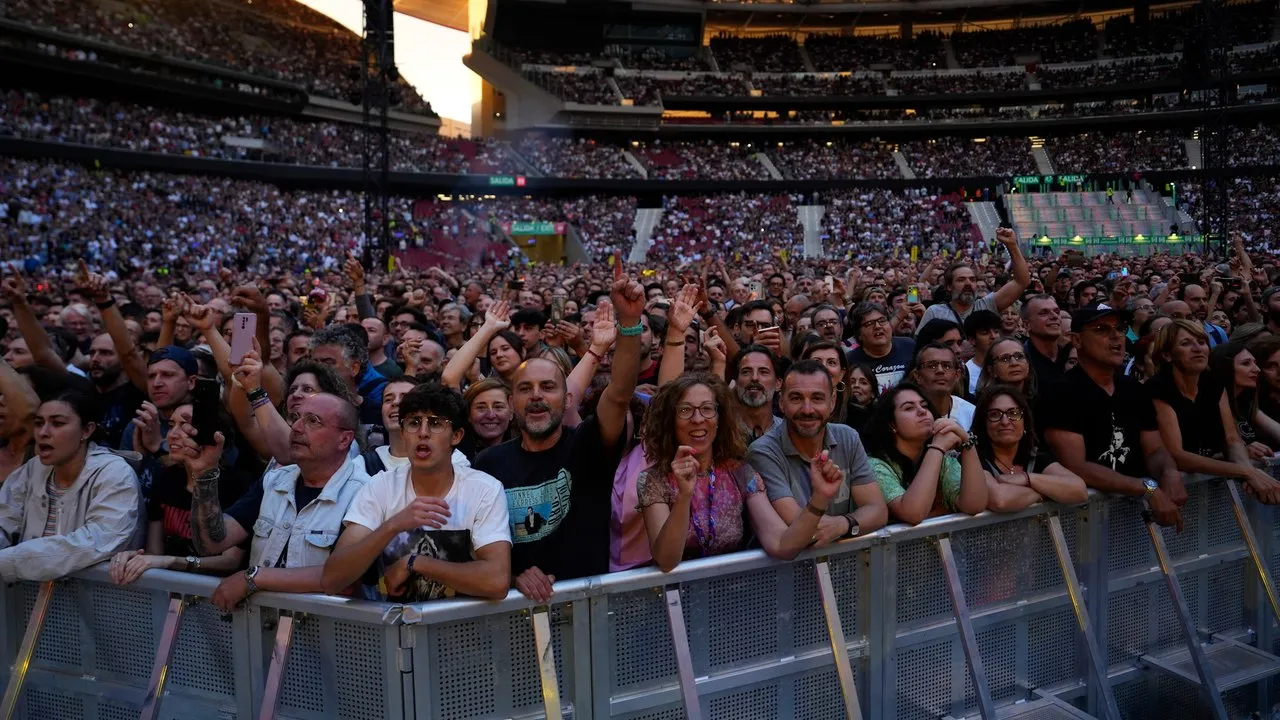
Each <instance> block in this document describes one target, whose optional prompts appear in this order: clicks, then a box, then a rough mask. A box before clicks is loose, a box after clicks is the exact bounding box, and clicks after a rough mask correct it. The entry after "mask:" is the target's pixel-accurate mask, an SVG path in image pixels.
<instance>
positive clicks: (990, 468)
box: [973, 373, 1089, 512]
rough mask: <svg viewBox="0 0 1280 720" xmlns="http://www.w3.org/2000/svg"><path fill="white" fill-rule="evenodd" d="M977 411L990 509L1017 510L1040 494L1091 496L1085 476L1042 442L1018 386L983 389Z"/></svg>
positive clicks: (1066, 498) (1072, 500) (1059, 498)
mask: <svg viewBox="0 0 1280 720" xmlns="http://www.w3.org/2000/svg"><path fill="white" fill-rule="evenodd" d="M984 374H985V373H984ZM975 416H976V417H975V418H974V424H973V433H974V435H976V436H977V438H978V457H979V459H981V461H982V469H983V472H984V475H985V478H986V481H987V509H988V510H994V511H995V512H1014V511H1017V510H1022V509H1023V508H1026V507H1030V506H1031V505H1034V504H1035V503H1038V502H1040V501H1041V500H1052V501H1054V502H1060V503H1063V504H1066V505H1079V504H1080V503H1083V502H1085V501H1087V500H1088V499H1089V492H1088V489H1087V488H1086V487H1085V484H1084V480H1082V479H1080V477H1079V476H1077V475H1076V474H1075V473H1073V472H1071V471H1070V470H1068V469H1066V468H1064V467H1063V466H1062V465H1061V464H1060V463H1059V462H1058V461H1057V460H1056V459H1054V457H1053V456H1052V455H1051V454H1049V452H1048V451H1047V450H1046V449H1044V448H1042V447H1041V446H1040V445H1039V444H1038V443H1037V441H1036V434H1035V432H1033V431H1032V428H1034V427H1035V423H1034V421H1033V419H1032V417H1031V405H1030V404H1028V402H1027V399H1026V398H1025V397H1024V396H1023V395H1022V393H1021V392H1019V391H1018V390H1017V389H1015V388H1012V387H1009V386H1008V385H990V386H989V387H988V388H987V389H986V390H984V391H982V392H981V393H980V394H979V395H978V405H977V408H976V411H975Z"/></svg>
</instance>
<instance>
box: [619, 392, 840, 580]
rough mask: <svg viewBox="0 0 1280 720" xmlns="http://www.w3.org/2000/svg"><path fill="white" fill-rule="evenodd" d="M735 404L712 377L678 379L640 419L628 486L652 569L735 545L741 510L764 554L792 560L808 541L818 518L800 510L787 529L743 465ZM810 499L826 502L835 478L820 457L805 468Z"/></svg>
mask: <svg viewBox="0 0 1280 720" xmlns="http://www.w3.org/2000/svg"><path fill="white" fill-rule="evenodd" d="M737 408H738V406H737V403H736V402H735V401H734V397H733V393H732V392H731V391H730V390H729V388H728V386H727V385H725V383H724V381H723V380H721V379H720V378H718V377H716V376H714V375H710V374H707V373H695V374H689V375H682V376H680V377H679V378H677V379H675V380H673V381H672V382H669V383H667V384H666V385H663V386H662V388H661V389H660V390H658V393H657V394H656V395H654V396H653V400H652V401H651V402H650V403H649V409H648V412H647V413H646V414H645V419H644V433H643V434H644V438H645V459H646V460H647V461H648V462H649V463H651V465H650V467H649V468H647V469H646V470H644V471H643V472H641V473H640V477H639V478H638V479H637V481H636V495H637V498H638V508H637V509H638V510H639V511H640V513H641V514H642V515H643V516H644V525H645V531H646V533H647V534H648V536H649V547H650V550H651V551H652V553H653V560H654V564H656V565H657V566H658V567H659V568H661V569H662V570H663V571H670V570H672V569H674V568H675V567H676V566H677V565H679V564H680V561H681V560H683V559H685V558H699V557H707V556H710V555H721V554H724V553H729V552H733V551H735V550H739V549H741V548H742V547H743V544H744V540H745V539H746V537H747V533H746V528H745V526H744V523H743V516H744V512H743V510H744V507H745V509H746V511H747V513H749V514H750V516H751V522H752V525H753V526H754V528H755V530H756V534H757V536H758V537H759V539H760V542H761V545H762V546H763V547H764V550H765V552H768V553H769V554H770V555H773V556H775V557H781V558H791V557H795V555H796V554H797V553H799V552H800V551H801V550H803V549H804V548H805V547H807V546H808V545H809V544H810V543H811V542H812V540H813V537H814V534H815V533H816V531H817V528H818V516H816V515H814V514H813V513H801V514H800V516H799V517H797V518H796V520H795V522H793V523H792V524H791V525H790V526H787V524H786V523H784V522H783V521H782V519H781V518H780V517H778V514H777V512H776V511H775V510H774V509H773V506H772V505H771V504H769V498H768V497H767V496H766V495H765V492H764V483H763V481H762V480H761V479H760V476H759V475H758V474H757V473H756V472H755V471H754V470H752V469H751V466H750V465H748V464H747V463H746V455H747V445H746V440H745V439H744V438H743V436H742V433H740V432H738V425H739V423H738V419H737V417H736V414H737V412H738V409H737ZM810 476H811V477H810V481H811V483H812V485H813V493H814V496H815V501H816V502H818V503H819V504H823V503H826V502H829V501H830V499H831V497H834V495H835V493H836V490H837V489H838V488H839V486H840V484H841V482H843V473H841V471H840V469H839V468H838V467H836V466H835V464H834V463H832V462H830V461H829V460H828V459H827V458H826V457H825V454H824V457H820V458H815V459H814V461H813V463H812V464H811V472H810Z"/></svg>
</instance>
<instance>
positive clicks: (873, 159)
mask: <svg viewBox="0 0 1280 720" xmlns="http://www.w3.org/2000/svg"><path fill="white" fill-rule="evenodd" d="M767 154H768V155H769V157H770V158H771V159H772V160H773V164H774V166H776V167H777V168H778V171H779V172H781V173H782V176H783V177H785V178H787V179H788V180H832V179H835V178H855V177H857V178H896V177H901V176H902V173H901V172H900V171H899V170H898V164H897V163H896V162H895V161H894V159H893V148H892V147H891V146H889V145H886V144H884V143H881V142H876V141H866V142H851V141H845V140H840V141H819V140H800V141H796V142H790V143H779V144H778V146H777V147H776V148H770V149H769V151H768V153H767Z"/></svg>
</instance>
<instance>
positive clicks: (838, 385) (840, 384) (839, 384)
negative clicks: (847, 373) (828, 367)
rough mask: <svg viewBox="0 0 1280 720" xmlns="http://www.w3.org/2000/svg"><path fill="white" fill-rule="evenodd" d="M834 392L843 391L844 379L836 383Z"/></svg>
mask: <svg viewBox="0 0 1280 720" xmlns="http://www.w3.org/2000/svg"><path fill="white" fill-rule="evenodd" d="M836 392H837V393H842V392H844V381H841V382H838V383H836Z"/></svg>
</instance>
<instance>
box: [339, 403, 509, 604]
mask: <svg viewBox="0 0 1280 720" xmlns="http://www.w3.org/2000/svg"><path fill="white" fill-rule="evenodd" d="M466 417H467V414H466V403H465V402H464V401H463V399H462V395H460V394H459V393H458V392H457V391H455V390H452V389H449V388H442V387H440V386H438V385H419V386H417V387H415V388H413V389H412V390H410V391H409V392H408V393H406V394H405V395H404V396H402V397H401V398H400V403H399V413H398V418H397V419H398V421H399V427H400V433H401V435H402V444H403V447H404V449H405V451H406V455H407V458H408V464H407V465H405V464H401V465H399V466H398V467H395V468H393V469H388V470H386V471H384V472H382V473H379V474H378V475H377V476H376V477H374V478H373V479H372V480H370V481H369V483H368V484H367V485H366V486H365V487H364V489H362V490H361V491H360V494H359V495H357V496H356V499H355V500H354V501H352V503H351V507H350V508H349V509H348V510H347V514H346V517H345V518H344V521H343V531H342V536H341V537H340V538H339V539H338V545H337V547H336V548H335V549H334V551H333V554H332V555H331V556H330V558H329V561H328V562H327V563H325V566H324V574H323V577H322V579H321V584H322V586H323V588H324V590H325V592H328V593H337V592H341V591H342V590H343V589H344V588H346V587H348V586H349V585H351V584H352V583H354V582H356V581H357V580H360V579H361V578H362V577H363V578H364V580H363V582H362V583H361V584H362V585H363V587H364V593H363V594H364V596H365V597H367V598H370V599H379V600H385V599H388V598H395V599H396V600H399V601H402V602H421V601H424V600H434V599H436V598H442V597H452V596H454V595H455V594H460V595H469V596H472V597H482V598H503V597H506V595H507V590H508V589H509V587H510V577H511V528H510V523H509V515H508V511H507V497H506V493H505V491H504V490H503V488H502V483H500V482H498V481H497V480H496V479H494V478H493V477H492V476H490V475H487V474H485V473H482V472H480V471H478V470H473V469H471V468H469V467H459V466H457V465H454V464H453V462H452V459H451V456H452V454H453V450H454V448H455V447H456V446H457V445H458V443H459V442H461V441H462V435H463V428H464V427H465V423H466Z"/></svg>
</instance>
